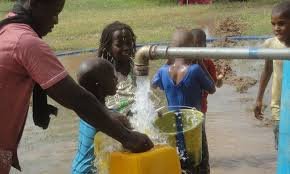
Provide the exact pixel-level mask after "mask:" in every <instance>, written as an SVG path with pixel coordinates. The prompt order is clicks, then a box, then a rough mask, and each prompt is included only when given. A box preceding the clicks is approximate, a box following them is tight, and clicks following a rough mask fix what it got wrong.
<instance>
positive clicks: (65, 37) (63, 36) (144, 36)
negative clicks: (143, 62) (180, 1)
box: [0, 0, 279, 50]
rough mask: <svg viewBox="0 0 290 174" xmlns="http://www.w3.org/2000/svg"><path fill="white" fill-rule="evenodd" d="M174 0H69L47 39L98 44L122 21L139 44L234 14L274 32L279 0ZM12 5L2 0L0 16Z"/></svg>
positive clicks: (250, 27)
mask: <svg viewBox="0 0 290 174" xmlns="http://www.w3.org/2000/svg"><path fill="white" fill-rule="evenodd" d="M175 2H176V1H175V0H159V1H158V0H67V1H66V5H65V8H64V11H63V12H62V13H61V15H60V20H59V24H58V25H57V26H56V27H55V29H54V32H52V33H51V34H49V35H48V36H47V37H45V40H46V41H47V42H48V43H49V44H50V45H51V46H52V48H53V49H55V50H73V49H81V48H92V47H97V44H98V42H99V39H100V34H101V32H102V29H103V28H104V27H105V25H107V24H109V23H111V22H113V21H115V20H119V21H122V22H125V23H127V24H129V25H130V26H132V28H133V30H134V31H135V34H136V35H137V42H138V43H146V42H160V41H166V40H170V35H171V33H172V32H173V31H174V30H175V28H176V27H181V26H183V27H188V28H194V27H201V26H205V25H207V24H208V23H212V22H215V21H217V20H220V19H223V18H224V17H225V16H234V17H236V18H237V19H239V20H241V21H242V22H243V23H245V24H246V25H245V31H244V33H243V34H245V35H264V34H271V25H270V13H271V8H272V6H273V4H274V3H276V2H279V1H278V0H260V1H258V0H249V1H248V2H247V3H239V2H235V3H227V1H226V0H219V2H216V3H214V4H213V5H193V6H183V7H180V6H176V5H175ZM10 7H11V3H9V2H7V0H4V1H1V2H0V15H2V16H3V15H4V14H5V11H8V9H9V8H10Z"/></svg>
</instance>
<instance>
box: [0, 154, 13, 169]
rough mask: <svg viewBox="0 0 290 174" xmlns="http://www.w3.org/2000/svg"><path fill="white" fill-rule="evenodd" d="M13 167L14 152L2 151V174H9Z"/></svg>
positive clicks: (0, 166) (0, 163) (0, 156)
mask: <svg viewBox="0 0 290 174" xmlns="http://www.w3.org/2000/svg"><path fill="white" fill-rule="evenodd" d="M11 165H12V151H7V150H1V149H0V173H1V174H9V171H10V168H11Z"/></svg>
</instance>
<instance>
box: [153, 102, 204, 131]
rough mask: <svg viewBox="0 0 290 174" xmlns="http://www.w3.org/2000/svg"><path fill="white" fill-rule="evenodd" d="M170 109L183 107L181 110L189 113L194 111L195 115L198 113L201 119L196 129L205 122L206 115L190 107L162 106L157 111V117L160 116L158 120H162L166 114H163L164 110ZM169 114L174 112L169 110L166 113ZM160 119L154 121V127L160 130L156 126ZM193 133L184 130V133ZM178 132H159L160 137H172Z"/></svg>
mask: <svg viewBox="0 0 290 174" xmlns="http://www.w3.org/2000/svg"><path fill="white" fill-rule="evenodd" d="M170 107H183V108H181V110H188V111H190V110H191V111H193V112H195V113H197V116H198V117H200V120H199V123H198V124H197V125H196V126H195V127H198V126H200V125H201V123H202V122H203V120H204V114H203V113H202V112H201V111H199V110H197V109H196V108H195V107H189V106H162V107H160V108H158V109H156V112H157V115H158V118H161V117H162V115H164V113H161V111H162V109H167V108H170ZM169 112H173V111H169V110H167V111H166V113H169ZM158 118H157V119H156V120H155V121H154V127H155V128H157V129H159V128H158V127H157V126H156V125H155V122H156V121H157V120H158ZM189 131H191V129H190V128H189V129H186V130H183V131H182V133H186V132H189ZM176 133H177V132H159V134H160V135H166V136H170V135H176Z"/></svg>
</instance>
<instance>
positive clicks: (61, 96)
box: [46, 76, 153, 152]
mask: <svg viewBox="0 0 290 174" xmlns="http://www.w3.org/2000/svg"><path fill="white" fill-rule="evenodd" d="M46 91H47V93H48V95H49V96H50V97H51V98H53V99H54V100H56V101H57V102H59V103H60V104H61V105H63V106H65V107H67V108H69V109H72V110H74V111H75V112H76V113H77V114H78V115H79V116H80V117H81V118H82V119H84V120H86V121H87V122H88V123H90V124H91V125H92V126H94V127H96V128H98V129H99V130H101V131H102V132H104V133H106V134H107V135H109V136H111V137H113V138H114V139H116V140H118V141H119V142H121V143H122V144H123V146H125V147H126V148H128V149H130V150H132V151H135V152H140V151H146V150H149V149H150V148H151V147H152V146H153V144H152V142H151V141H150V140H149V138H148V137H147V136H146V135H143V134H140V133H137V132H133V131H130V130H129V129H127V128H125V127H124V126H123V125H122V124H121V123H120V122H119V121H117V120H116V119H112V118H111V116H110V113H109V111H108V110H107V109H106V108H105V107H103V106H102V104H101V103H100V102H99V101H98V100H97V99H96V98H95V96H93V95H92V94H91V93H89V92H88V91H86V90H85V89H83V88H81V87H80V86H79V85H77V84H76V83H75V81H74V80H73V79H72V78H71V77H70V76H67V77H66V78H64V79H63V80H61V81H60V82H58V83H57V84H55V85H54V86H52V87H50V88H48V89H47V90H46ZM138 144H139V145H138ZM141 144H143V145H141ZM144 144H147V145H146V146H144ZM138 146H139V147H138Z"/></svg>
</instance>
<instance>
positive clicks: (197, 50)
mask: <svg viewBox="0 0 290 174" xmlns="http://www.w3.org/2000/svg"><path fill="white" fill-rule="evenodd" d="M150 55H151V58H152V59H155V58H154V57H157V58H163V59H166V58H169V57H172V58H174V57H181V58H203V57H210V58H212V59H220V58H222V59H280V60H290V49H288V48H287V49H270V48H218V47H215V48H206V47H202V48H201V47H168V46H155V48H153V49H152V51H151V53H150Z"/></svg>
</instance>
